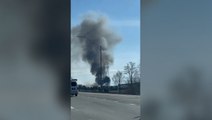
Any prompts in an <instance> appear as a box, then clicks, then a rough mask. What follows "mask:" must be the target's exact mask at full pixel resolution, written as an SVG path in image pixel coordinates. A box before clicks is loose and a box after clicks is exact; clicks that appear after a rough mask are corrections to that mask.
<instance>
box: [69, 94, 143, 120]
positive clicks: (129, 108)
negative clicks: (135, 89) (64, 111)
mask: <svg viewBox="0 0 212 120" xmlns="http://www.w3.org/2000/svg"><path fill="white" fill-rule="evenodd" d="M139 116H140V96H134V95H117V94H101V93H86V92H80V93H79V95H78V96H77V97H75V96H74V97H71V120H139V118H140V117H139Z"/></svg>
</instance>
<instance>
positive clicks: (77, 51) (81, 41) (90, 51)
mask: <svg viewBox="0 0 212 120" xmlns="http://www.w3.org/2000/svg"><path fill="white" fill-rule="evenodd" d="M120 41H121V37H119V36H118V35H117V34H116V33H115V32H114V31H113V30H112V28H109V27H108V24H107V19H106V17H102V16H96V15H86V16H85V17H84V18H83V20H82V22H81V23H80V24H79V25H76V26H74V27H72V28H71V57H72V61H74V60H77V61H78V60H79V59H82V60H83V61H84V62H87V63H88V64H89V65H90V72H91V73H92V75H95V76H96V83H97V84H99V85H102V84H104V83H103V79H102V78H103V77H106V74H107V67H108V66H109V65H111V64H112V63H113V55H112V51H113V48H114V47H115V46H116V45H117V43H119V42H120ZM100 49H101V53H100ZM101 56H102V57H101ZM100 60H102V62H100ZM100 75H102V77H100Z"/></svg>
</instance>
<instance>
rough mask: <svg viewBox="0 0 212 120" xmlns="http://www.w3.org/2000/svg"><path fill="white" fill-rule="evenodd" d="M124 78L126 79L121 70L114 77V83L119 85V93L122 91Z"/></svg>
mask: <svg viewBox="0 0 212 120" xmlns="http://www.w3.org/2000/svg"><path fill="white" fill-rule="evenodd" d="M123 79H124V75H123V73H122V72H120V71H118V72H117V73H116V74H114V75H113V77H112V80H113V82H114V84H115V85H117V86H118V93H120V86H121V83H122V82H123Z"/></svg>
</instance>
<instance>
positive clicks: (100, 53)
mask: <svg viewBox="0 0 212 120" xmlns="http://www.w3.org/2000/svg"><path fill="white" fill-rule="evenodd" d="M99 57H100V59H99V60H100V61H99V63H100V77H99V78H100V83H101V84H100V86H101V89H102V82H103V81H102V46H101V45H100V46H99Z"/></svg>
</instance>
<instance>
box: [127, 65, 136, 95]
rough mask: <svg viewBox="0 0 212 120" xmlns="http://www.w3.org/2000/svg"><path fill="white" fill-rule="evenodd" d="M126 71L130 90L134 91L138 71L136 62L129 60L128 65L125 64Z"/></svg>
mask: <svg viewBox="0 0 212 120" xmlns="http://www.w3.org/2000/svg"><path fill="white" fill-rule="evenodd" d="M124 73H125V74H126V75H127V79H128V83H129V85H130V90H131V91H130V92H131V93H134V87H133V83H134V80H135V78H136V77H135V76H136V74H137V73H138V72H137V68H136V65H135V63H133V62H129V63H127V65H126V66H124Z"/></svg>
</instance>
